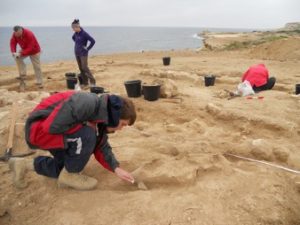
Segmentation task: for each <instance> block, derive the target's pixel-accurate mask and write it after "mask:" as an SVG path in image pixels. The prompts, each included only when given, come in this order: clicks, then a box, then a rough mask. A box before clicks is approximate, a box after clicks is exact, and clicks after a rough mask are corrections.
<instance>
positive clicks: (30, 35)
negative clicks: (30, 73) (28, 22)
mask: <svg viewBox="0 0 300 225" xmlns="http://www.w3.org/2000/svg"><path fill="white" fill-rule="evenodd" d="M25 35H26V36H27V37H26V39H27V41H28V44H27V45H26V48H24V49H22V51H21V55H22V56H28V55H29V54H30V53H31V52H32V51H33V50H34V46H35V43H36V42H37V41H36V38H35V36H34V34H33V33H31V32H26V34H25Z"/></svg>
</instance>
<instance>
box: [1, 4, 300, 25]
mask: <svg viewBox="0 0 300 225" xmlns="http://www.w3.org/2000/svg"><path fill="white" fill-rule="evenodd" d="M73 18H79V19H80V21H81V24H82V25H84V26H89V25H91V26H175V27H216V28H278V27H282V26H283V25H284V24H285V23H287V22H293V21H300V0H247V1H246V0H23V1H21V0H0V26H12V25H15V24H20V25H24V26H69V25H70V23H71V21H72V20H73Z"/></svg>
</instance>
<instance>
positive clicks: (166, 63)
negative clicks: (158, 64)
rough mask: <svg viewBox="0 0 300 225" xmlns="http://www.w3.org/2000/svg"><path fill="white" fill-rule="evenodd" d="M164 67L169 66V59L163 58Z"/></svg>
mask: <svg viewBox="0 0 300 225" xmlns="http://www.w3.org/2000/svg"><path fill="white" fill-rule="evenodd" d="M163 64H164V66H169V65H170V64H171V57H163Z"/></svg>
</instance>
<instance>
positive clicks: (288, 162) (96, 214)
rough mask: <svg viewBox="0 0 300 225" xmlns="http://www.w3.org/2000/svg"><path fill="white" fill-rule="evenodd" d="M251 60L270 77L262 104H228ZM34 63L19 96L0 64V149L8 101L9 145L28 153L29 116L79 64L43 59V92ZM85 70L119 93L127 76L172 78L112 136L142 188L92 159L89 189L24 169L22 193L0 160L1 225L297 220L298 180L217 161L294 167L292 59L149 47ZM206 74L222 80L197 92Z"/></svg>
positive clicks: (296, 133)
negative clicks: (94, 183)
mask: <svg viewBox="0 0 300 225" xmlns="http://www.w3.org/2000/svg"><path fill="white" fill-rule="evenodd" d="M165 55H170V56H171V57H172V64H171V66H169V67H163V66H162V62H161V57H163V56H165ZM269 55H271V53H269ZM256 63H265V64H266V66H267V67H268V68H269V70H270V73H271V74H272V75H274V76H276V77H277V80H278V83H277V85H276V87H275V88H274V90H272V91H268V92H263V93H260V94H259V95H258V96H263V97H264V99H263V100H258V99H252V100H248V99H246V98H235V99H232V100H228V98H227V94H226V92H225V91H224V89H229V90H233V89H235V87H236V85H237V84H238V82H239V81H240V77H241V76H242V74H243V72H244V71H245V70H247V68H248V67H249V66H250V65H252V64H256ZM29 68H30V70H29V76H28V79H29V80H28V82H29V83H28V84H29V88H28V92H26V93H18V92H15V91H16V90H17V83H16V81H15V79H14V78H15V77H16V76H17V72H16V68H15V67H1V68H0V85H1V90H0V120H1V123H0V134H1V135H0V147H1V149H3V150H4V149H5V145H6V142H7V136H8V134H7V133H8V126H9V119H10V109H11V104H12V102H18V105H19V113H18V121H17V125H16V135H15V142H14V152H25V151H27V147H25V146H26V145H25V143H24V140H23V138H24V133H23V130H22V129H23V123H24V120H25V118H26V115H27V113H28V112H29V111H30V110H31V109H32V108H33V107H34V105H35V104H36V103H37V102H38V101H40V99H41V98H43V97H45V96H47V95H48V92H49V91H63V90H65V86H66V85H65V78H64V73H66V72H73V71H74V72H76V71H77V67H76V64H75V61H64V62H56V63H51V64H46V65H43V71H44V76H45V80H46V87H45V91H44V92H38V91H37V89H36V88H35V87H34V76H33V73H32V69H31V67H29ZM90 68H91V69H92V71H93V73H94V75H95V77H96V79H97V83H98V84H99V85H102V86H104V87H106V88H107V89H108V90H109V91H110V92H112V93H119V94H122V95H125V89H124V86H123V82H124V81H125V80H130V79H142V80H143V81H145V82H153V81H154V80H157V79H160V80H163V81H166V80H167V79H169V80H171V81H172V82H173V83H174V84H175V85H176V86H177V88H178V90H177V92H178V95H177V96H176V97H173V98H169V99H160V100H159V101H156V102H147V101H145V100H144V99H143V98H138V99H133V100H134V102H135V104H136V107H137V111H138V120H137V123H136V124H135V126H133V127H130V128H126V129H125V130H124V131H122V132H120V133H117V134H114V135H111V137H110V140H111V141H110V142H111V145H112V146H113V147H114V152H115V154H116V155H117V158H118V159H119V160H120V162H121V164H122V166H123V167H124V168H126V169H128V170H129V171H135V175H136V176H137V177H139V178H140V179H142V180H143V181H144V182H145V184H146V185H147V186H148V188H149V190H147V191H142V190H138V189H137V187H135V186H133V185H130V184H127V183H125V182H122V181H120V180H119V179H118V178H117V177H116V176H114V174H112V173H109V172H107V171H105V170H104V169H103V168H101V166H99V165H98V164H97V162H96V161H95V160H94V159H91V160H90V162H89V164H88V166H87V167H86V169H85V173H86V174H88V175H90V176H93V177H95V178H97V179H98V180H99V184H98V187H97V189H96V190H94V191H90V192H79V191H74V190H70V189H60V188H58V187H57V185H56V181H55V180H53V179H48V178H45V177H41V176H38V175H36V174H34V173H33V172H29V173H28V174H27V180H28V181H29V184H30V185H29V187H28V188H26V189H25V190H17V189H15V188H14V187H13V186H12V181H11V173H10V171H9V169H8V166H7V164H6V163H1V164H0V174H1V183H0V190H1V192H0V224H11V225H23V224H24V225H25V224H26V225H27V224H31V225H37V224H44V225H53V224H56V225H77V224H80V225H92V224H95V225H96V224H97V225H100V224H103V225H107V224H111V225H154V224H157V225H171V224H172V225H175V224H176V225H177V224H203V225H212V224H213V225H228V224H230V225H241V224H243V225H250V224H251V225H252V224H262V225H266V224H268V225H292V224H293V225H297V224H300V212H299V208H300V193H299V192H298V187H297V186H296V182H297V181H300V177H299V175H297V174H293V173H289V172H286V171H283V170H279V169H276V168H272V167H269V166H264V165H260V164H257V163H253V162H248V161H243V160H237V159H234V158H231V157H228V156H224V153H234V154H238V155H241V156H246V157H250V158H253V159H258V160H264V161H267V162H272V163H275V164H277V165H282V166H286V167H289V168H292V169H296V170H297V169H298V170H300V154H299V149H300V142H299V140H300V139H299V137H300V118H299V112H300V105H299V103H300V98H299V97H296V96H294V95H293V94H294V93H293V92H294V86H295V83H297V82H299V80H300V72H299V71H300V64H299V57H298V58H297V57H294V58H292V59H290V58H287V60H285V61H282V60H269V59H263V57H261V56H260V53H259V54H258V55H255V54H253V52H250V50H239V51H200V52H193V51H176V52H146V53H132V54H118V55H109V56H97V57H92V58H91V59H90ZM205 74H215V75H216V76H217V80H216V85H215V86H214V87H209V88H207V87H204V85H203V76H204V75H205ZM7 90H8V91H7ZM3 152H4V151H3ZM38 154H45V152H43V151H39V152H38V153H36V155H38Z"/></svg>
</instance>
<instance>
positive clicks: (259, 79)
mask: <svg viewBox="0 0 300 225" xmlns="http://www.w3.org/2000/svg"><path fill="white" fill-rule="evenodd" d="M244 81H248V82H249V83H250V84H251V86H252V88H253V90H254V91H255V92H260V91H265V90H270V89H272V88H273V87H274V85H275V83H276V78H275V77H270V78H269V71H268V69H267V68H266V66H265V65H264V64H258V65H254V66H251V67H250V68H249V69H248V70H247V71H246V72H245V73H244V75H243V77H242V82H244Z"/></svg>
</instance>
